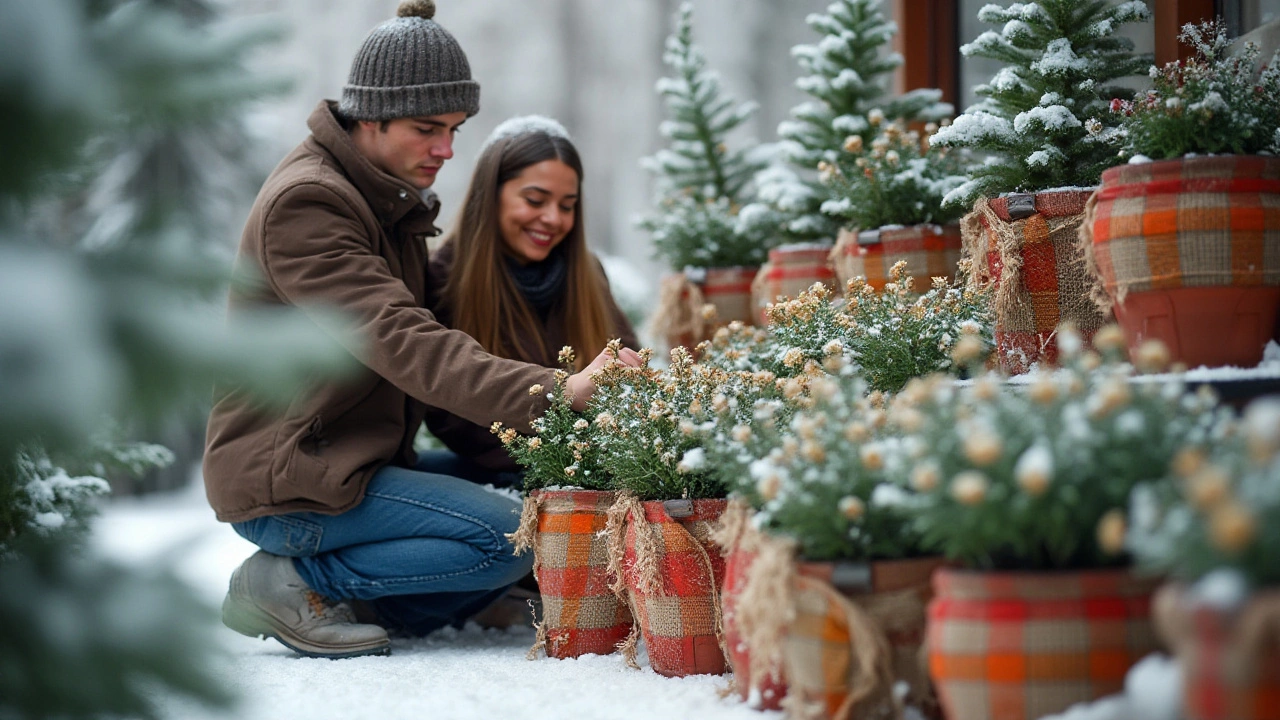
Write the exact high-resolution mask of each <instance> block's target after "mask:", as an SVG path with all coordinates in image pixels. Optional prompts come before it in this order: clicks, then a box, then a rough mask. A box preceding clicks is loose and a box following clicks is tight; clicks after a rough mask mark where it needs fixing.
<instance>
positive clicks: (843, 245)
mask: <svg viewBox="0 0 1280 720" xmlns="http://www.w3.org/2000/svg"><path fill="white" fill-rule="evenodd" d="M960 248H961V242H960V226H959V225H912V226H911V227H904V228H893V229H887V228H883V229H880V230H869V231H864V232H853V231H850V230H841V231H840V236H839V237H838V238H837V239H836V246H835V247H834V248H832V249H831V264H832V265H834V266H835V270H836V278H837V279H838V280H839V282H840V285H841V286H842V287H843V286H844V285H846V284H848V282H849V281H850V280H852V279H853V278H856V277H860V278H865V279H866V281H867V284H868V285H870V286H871V287H873V288H875V289H876V290H883V289H884V286H885V283H887V282H889V269H890V268H892V267H893V266H894V264H895V263H897V262H898V261H900V260H905V261H906V263H907V274H908V275H910V276H911V278H912V284H911V287H912V289H913V290H914V291H915V292H921V293H922V292H926V291H928V290H929V288H931V287H933V278H935V277H941V278H946V280H947V282H952V281H954V280H955V277H956V266H957V265H958V264H959V262H960Z"/></svg>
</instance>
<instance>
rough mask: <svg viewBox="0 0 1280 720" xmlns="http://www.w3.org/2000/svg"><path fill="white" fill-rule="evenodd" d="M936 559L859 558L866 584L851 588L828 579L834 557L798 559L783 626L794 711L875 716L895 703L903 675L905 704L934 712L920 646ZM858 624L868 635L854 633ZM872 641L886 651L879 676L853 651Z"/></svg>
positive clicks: (835, 718)
mask: <svg viewBox="0 0 1280 720" xmlns="http://www.w3.org/2000/svg"><path fill="white" fill-rule="evenodd" d="M843 565H846V566H847V565H849V564H843ZM941 565H942V560H941V558H920V559H913V560H894V561H883V562H875V563H871V564H870V565H869V566H866V565H865V564H864V565H863V567H866V568H867V570H868V572H869V576H868V577H869V589H862V590H853V589H849V588H842V589H837V588H836V587H834V586H833V585H832V582H833V581H834V580H836V579H837V577H836V576H837V573H836V568H837V564H835V563H816V562H800V563H798V564H797V567H796V571H797V575H796V579H795V588H794V604H795V611H796V618H795V621H794V622H793V623H792V624H791V626H790V627H788V629H787V638H786V651H785V655H786V676H787V683H788V696H789V699H788V700H787V701H786V703H785V704H786V705H787V706H788V711H789V713H790V714H791V716H802V717H822V718H829V719H831V720H847V719H848V718H853V717H864V716H865V717H879V716H880V715H879V714H877V713H883V712H887V711H888V710H889V709H891V708H892V706H893V703H894V700H893V695H892V692H893V686H894V685H895V684H896V683H898V682H905V683H906V684H907V687H908V692H907V696H906V698H905V699H906V701H907V703H908V704H909V705H911V706H912V707H914V708H916V710H918V711H919V712H921V713H922V714H923V715H924V716H925V717H930V718H934V717H939V715H938V711H939V708H938V705H937V702H936V700H935V698H934V694H933V689H932V687H931V685H930V682H929V678H928V676H927V675H926V673H925V671H924V667H923V666H922V664H921V662H920V646H921V643H922V642H923V641H924V636H925V625H926V615H925V608H926V607H927V606H928V603H929V601H930V599H931V598H932V596H933V590H932V585H931V576H932V574H933V572H934V570H936V569H937V568H938V567H940V566H941ZM859 631H861V633H862V634H863V635H866V636H867V637H864V638H859V637H858V633H859ZM874 644H879V645H880V646H881V647H880V650H879V652H880V654H883V658H882V659H881V662H880V663H879V664H880V665H881V668H882V673H883V674H882V675H881V676H875V675H874V673H873V672H872V671H871V670H870V669H868V668H866V667H865V664H866V660H859V659H858V658H855V649H857V648H860V647H861V648H866V646H867V645H874ZM875 654H876V653H872V656H874V655H875ZM855 672H857V673H859V675H861V676H862V677H855ZM868 689H870V693H869V694H867V693H868ZM855 693H861V694H865V695H866V697H863V698H859V697H856V696H855Z"/></svg>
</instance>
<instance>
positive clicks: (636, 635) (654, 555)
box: [605, 491, 728, 670]
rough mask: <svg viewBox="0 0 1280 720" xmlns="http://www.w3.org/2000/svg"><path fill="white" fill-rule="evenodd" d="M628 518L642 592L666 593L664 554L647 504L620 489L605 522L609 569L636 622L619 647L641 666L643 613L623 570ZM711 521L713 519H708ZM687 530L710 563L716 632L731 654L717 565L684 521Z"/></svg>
mask: <svg viewBox="0 0 1280 720" xmlns="http://www.w3.org/2000/svg"><path fill="white" fill-rule="evenodd" d="M628 518H629V519H630V520H631V522H632V523H633V524H634V525H635V526H636V528H635V533H636V561H635V563H634V564H633V566H632V568H633V570H634V571H635V573H634V575H635V578H636V585H637V586H639V589H640V591H641V592H643V593H645V594H646V595H664V594H665V590H664V589H663V587H662V577H661V573H660V562H661V558H660V557H659V553H658V541H657V538H655V537H654V534H653V528H652V526H651V525H650V524H649V521H648V520H646V519H645V516H644V506H643V505H641V504H640V500H639V499H638V498H637V497H636V496H635V495H633V494H631V493H629V492H625V491H624V492H620V493H618V498H617V500H615V501H614V503H613V505H612V506H611V507H610V508H609V515H608V521H607V523H606V525H605V532H606V533H607V534H608V538H609V572H610V573H612V574H613V582H612V583H611V584H610V586H609V589H610V590H613V594H614V595H615V596H616V597H617V598H618V599H619V600H620V601H622V602H625V603H626V604H627V608H628V609H629V610H630V611H631V617H632V620H633V622H632V625H631V633H630V634H628V635H627V637H626V639H625V640H623V641H622V642H620V643H618V651H619V652H620V653H621V654H622V658H623V660H625V661H626V663H627V666H628V667H631V668H635V669H636V670H639V669H640V664H639V663H638V662H636V654H637V652H638V649H637V648H638V645H639V641H640V632H641V630H640V620H639V618H640V615H639V613H637V612H636V603H635V596H634V594H633V593H632V592H631V591H630V589H629V588H628V587H627V582H626V577H625V575H624V574H623V570H624V566H625V564H626V552H627V520H628ZM707 525H710V523H707ZM681 528H682V529H684V531H685V532H686V533H688V534H689V538H690V540H692V541H693V546H694V547H696V548H697V549H698V554H699V555H700V556H701V557H702V560H703V562H704V563H705V564H706V569H707V579H708V580H709V581H710V582H711V601H712V604H713V608H714V610H715V632H716V642H717V643H718V644H719V645H720V652H722V653H724V654H725V657H728V651H727V649H726V647H725V642H724V613H723V611H722V610H721V608H720V588H719V587H718V586H717V585H716V575H715V567H714V566H713V565H712V562H711V555H710V554H709V553H708V552H707V548H706V546H705V545H704V543H703V540H702V539H701V538H699V537H697V535H695V534H694V533H691V532H689V530H688V528H685V527H684V526H683V525H681ZM713 531H714V530H709V531H708V532H706V533H704V534H705V535H707V538H706V539H708V540H711V542H715V541H714V539H711V535H712V532H713Z"/></svg>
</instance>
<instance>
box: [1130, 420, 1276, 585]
mask: <svg viewBox="0 0 1280 720" xmlns="http://www.w3.org/2000/svg"><path fill="white" fill-rule="evenodd" d="M1240 426H1241V427H1239V428H1237V432H1235V433H1232V434H1231V436H1230V437H1226V438H1224V439H1218V438H1215V440H1217V442H1215V443H1213V444H1212V446H1211V447H1205V446H1203V445H1200V446H1192V447H1188V448H1186V449H1185V450H1184V451H1183V452H1182V453H1180V454H1179V455H1178V457H1177V458H1176V461H1175V462H1174V463H1173V467H1172V473H1171V474H1172V476H1173V478H1172V481H1171V482H1170V481H1168V480H1165V481H1159V482H1153V483H1150V484H1147V485H1143V486H1141V487H1139V488H1137V489H1136V490H1135V491H1134V494H1133V499H1132V502H1131V505H1130V518H1131V519H1130V522H1129V525H1130V528H1129V534H1128V541H1127V547H1128V549H1129V550H1130V551H1131V552H1132V553H1133V555H1134V556H1135V557H1136V558H1137V560H1138V561H1139V562H1140V563H1141V564H1142V565H1144V566H1146V567H1147V568H1150V569H1152V570H1155V571H1158V572H1164V573H1171V574H1172V575H1174V576H1175V577H1178V578H1180V579H1183V580H1186V581H1195V580H1199V579H1201V578H1203V577H1205V576H1207V575H1209V574H1210V573H1212V572H1214V571H1215V570H1218V569H1224V568H1225V569H1230V570H1233V571H1235V572H1237V573H1239V574H1240V576H1241V577H1243V578H1244V579H1245V581H1246V582H1247V583H1248V584H1250V585H1252V586H1253V587H1254V588H1260V587H1274V586H1276V585H1280V565H1277V563H1276V561H1275V559H1276V555H1277V553H1280V400H1276V399H1275V398H1268V399H1262V400H1257V401H1255V402H1254V403H1253V404H1252V405H1250V406H1249V408H1248V409H1247V410H1246V411H1245V414H1244V417H1243V420H1242V422H1241V423H1240Z"/></svg>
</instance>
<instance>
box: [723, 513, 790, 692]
mask: <svg viewBox="0 0 1280 720" xmlns="http://www.w3.org/2000/svg"><path fill="white" fill-rule="evenodd" d="M745 534H746V535H748V536H754V537H752V538H750V539H749V542H752V543H754V544H755V545H756V548H755V552H756V557H755V561H754V562H752V563H751V567H750V569H748V570H747V579H746V583H745V584H744V586H743V588H742V594H741V595H739V596H738V601H737V603H736V604H735V605H734V607H735V610H734V618H735V620H736V621H737V623H738V627H739V628H740V629H741V631H742V641H743V642H744V643H746V645H747V647H748V648H750V650H751V671H750V674H749V677H747V678H746V681H747V683H748V685H747V687H749V688H757V687H761V686H762V685H763V684H764V682H765V680H766V679H768V678H772V679H774V680H775V681H781V680H782V677H783V674H784V673H783V669H782V666H783V647H784V646H785V645H786V638H787V628H789V627H791V624H792V623H794V622H795V619H796V606H795V595H794V588H795V579H796V564H795V554H796V546H795V543H794V542H792V541H790V540H785V539H781V538H771V537H766V536H765V535H763V534H762V533H760V532H759V531H757V530H756V529H754V528H748V529H747V531H746V533H745Z"/></svg>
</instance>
